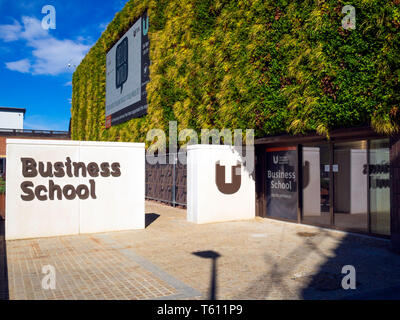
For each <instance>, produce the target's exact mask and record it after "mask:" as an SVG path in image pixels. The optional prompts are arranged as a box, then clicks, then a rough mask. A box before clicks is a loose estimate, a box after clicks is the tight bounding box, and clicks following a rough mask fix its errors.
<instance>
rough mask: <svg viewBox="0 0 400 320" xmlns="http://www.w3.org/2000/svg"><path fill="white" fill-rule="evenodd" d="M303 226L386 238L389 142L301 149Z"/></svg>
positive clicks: (353, 142)
mask: <svg viewBox="0 0 400 320" xmlns="http://www.w3.org/2000/svg"><path fill="white" fill-rule="evenodd" d="M301 157H302V168H301V172H302V184H303V188H302V201H301V202H302V216H301V221H302V222H303V223H307V224H313V225H322V226H328V227H337V228H338V229H345V230H351V231H356V232H357V231H358V232H365V233H373V234H380V235H390V175H389V171H390V170H389V169H390V159H389V139H371V140H357V141H350V142H349V141H346V142H334V143H332V142H331V143H328V142H326V143H314V144H304V145H303V146H302V154H301Z"/></svg>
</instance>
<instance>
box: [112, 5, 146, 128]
mask: <svg viewBox="0 0 400 320" xmlns="http://www.w3.org/2000/svg"><path fill="white" fill-rule="evenodd" d="M148 30H149V17H148V15H147V12H144V13H143V15H142V16H141V17H140V18H139V19H138V20H136V22H135V23H134V24H133V26H132V27H131V28H130V29H129V30H128V31H127V32H126V33H125V34H124V35H123V36H122V37H121V39H120V40H119V41H118V42H117V43H116V44H115V45H114V46H113V47H112V48H111V50H110V51H109V52H108V53H107V60H106V61H107V65H106V128H109V127H111V126H113V125H116V124H119V123H122V122H125V121H128V120H129V119H132V118H138V117H141V116H142V115H144V114H146V113H147V92H146V85H147V83H148V82H149V81H150V72H149V66H150V55H149V51H150V43H149V36H148Z"/></svg>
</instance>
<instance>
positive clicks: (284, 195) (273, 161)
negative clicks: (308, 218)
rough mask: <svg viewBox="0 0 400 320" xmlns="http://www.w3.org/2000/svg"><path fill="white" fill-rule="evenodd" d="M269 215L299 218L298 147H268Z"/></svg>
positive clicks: (290, 218)
mask: <svg viewBox="0 0 400 320" xmlns="http://www.w3.org/2000/svg"><path fill="white" fill-rule="evenodd" d="M266 151H267V156H266V158H267V172H266V176H267V177H266V181H267V186H266V187H267V188H266V190H267V216H268V217H273V218H283V219H289V220H297V198H298V193H297V175H296V174H297V166H298V165H297V148H296V147H282V148H267V150H266Z"/></svg>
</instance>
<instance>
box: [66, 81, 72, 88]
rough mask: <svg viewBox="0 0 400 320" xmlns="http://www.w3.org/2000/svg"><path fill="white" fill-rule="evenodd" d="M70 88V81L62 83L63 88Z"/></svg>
mask: <svg viewBox="0 0 400 320" xmlns="http://www.w3.org/2000/svg"><path fill="white" fill-rule="evenodd" d="M69 86H72V81H68V82H66V83H64V87H69Z"/></svg>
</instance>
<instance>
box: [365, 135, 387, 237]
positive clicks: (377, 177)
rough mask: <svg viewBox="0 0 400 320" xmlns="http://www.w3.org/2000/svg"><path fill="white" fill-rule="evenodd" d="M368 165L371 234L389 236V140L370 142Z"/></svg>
mask: <svg viewBox="0 0 400 320" xmlns="http://www.w3.org/2000/svg"><path fill="white" fill-rule="evenodd" d="M369 163H370V164H369V195H370V213H371V232H372V233H376V234H382V235H390V156H389V139H379V140H371V142H370V151H369Z"/></svg>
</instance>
